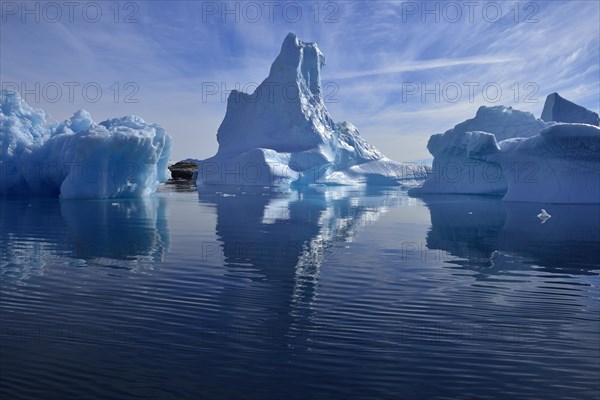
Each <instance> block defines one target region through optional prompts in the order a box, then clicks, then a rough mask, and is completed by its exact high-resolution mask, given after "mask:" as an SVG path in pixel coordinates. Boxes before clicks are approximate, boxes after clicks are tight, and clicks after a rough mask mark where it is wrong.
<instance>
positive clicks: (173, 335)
mask: <svg viewBox="0 0 600 400" xmlns="http://www.w3.org/2000/svg"><path fill="white" fill-rule="evenodd" d="M541 208H545V209H546V210H547V212H548V213H549V214H550V215H551V216H552V217H551V218H550V219H548V220H546V221H545V222H543V223H542V221H541V220H540V219H538V218H537V214H539V212H540V209H541ZM0 240H1V243H0V273H1V287H0V290H1V292H0V398H2V399H6V400H17V399H61V400H65V399H78V400H81V399H303V400H304V399H544V400H549V399H578V400H579V399H598V398H599V397H600V380H599V377H600V289H599V287H600V279H599V273H600V208H599V206H584V205H548V204H532V203H506V202H502V201H500V199H498V198H495V197H473V196H471V197H469V196H431V197H425V198H418V199H417V198H411V197H409V196H407V194H406V192H405V191H404V190H402V189H393V190H387V189H379V190H368V191H367V190H361V189H348V188H325V187H322V188H319V187H317V188H312V189H306V190H290V191H279V192H274V191H269V190H267V189H248V188H245V189H244V188H237V189H236V188H218V187H216V188H214V187H213V188H211V189H210V190H201V191H200V192H198V191H197V190H196V189H195V188H193V187H191V186H188V185H185V184H177V185H167V186H165V187H164V188H163V189H162V190H161V191H160V192H159V193H157V194H156V195H155V196H154V197H152V198H150V199H145V200H90V201H76V200H72V201H64V200H58V199H49V198H30V199H1V200H0Z"/></svg>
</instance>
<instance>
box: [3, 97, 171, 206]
mask: <svg viewBox="0 0 600 400" xmlns="http://www.w3.org/2000/svg"><path fill="white" fill-rule="evenodd" d="M0 97H1V98H0V196H1V195H42V194H43V195H55V196H60V197H61V198H64V199H73V198H126V197H147V196H148V195H150V194H151V193H153V192H154V191H156V189H157V187H158V185H159V184H160V183H161V182H164V181H166V180H167V179H168V178H170V177H171V175H170V172H169V170H168V169H167V163H168V160H169V154H170V149H171V138H170V136H169V135H167V134H166V133H165V131H164V129H162V128H161V127H160V126H159V125H157V124H148V123H146V122H145V121H144V120H143V119H142V118H140V117H137V116H128V117H122V118H113V119H109V120H106V121H103V122H100V123H99V124H96V123H95V122H94V121H93V120H92V118H91V116H90V114H89V113H88V112H87V111H85V110H79V111H77V112H76V113H75V114H74V115H73V117H71V118H70V119H69V120H66V121H63V122H60V123H55V124H47V123H46V114H45V113H44V111H43V110H39V109H34V108H32V107H30V106H29V105H28V104H27V103H26V102H25V101H24V100H22V99H21V98H20V96H19V95H18V94H17V93H11V92H8V91H6V90H3V91H2V92H0Z"/></svg>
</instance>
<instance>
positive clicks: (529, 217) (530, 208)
mask: <svg viewBox="0 0 600 400" xmlns="http://www.w3.org/2000/svg"><path fill="white" fill-rule="evenodd" d="M423 201H424V203H425V205H426V206H427V207H428V208H429V211H430V213H431V230H430V231H429V233H428V234H427V240H426V243H427V247H428V248H429V249H435V250H443V251H446V252H448V253H450V254H451V255H453V256H456V257H459V258H460V259H461V260H457V261H453V262H454V263H458V264H461V265H465V266H470V267H474V268H492V270H494V268H495V269H504V268H509V269H511V268H512V269H514V268H516V267H517V266H518V265H521V264H522V263H524V264H527V265H535V266H539V267H541V268H543V269H545V270H548V271H549V272H563V273H575V274H594V273H595V272H593V271H594V270H598V268H599V266H600V263H599V259H598V254H600V230H599V229H598V227H599V226H600V205H593V204H591V205H577V204H552V205H549V204H544V203H539V204H538V203H512V202H502V201H500V199H499V198H495V197H485V196H460V195H432V196H426V197H424V198H423ZM541 209H546V210H547V211H548V213H550V214H551V215H552V218H549V219H547V220H546V221H545V222H544V223H542V221H540V219H539V218H538V217H537V215H538V214H539V213H540V210H541Z"/></svg>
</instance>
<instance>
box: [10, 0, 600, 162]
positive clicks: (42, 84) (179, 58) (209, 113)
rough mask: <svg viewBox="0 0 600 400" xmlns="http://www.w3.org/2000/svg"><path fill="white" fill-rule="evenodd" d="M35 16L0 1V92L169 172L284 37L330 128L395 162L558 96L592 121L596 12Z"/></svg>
mask: <svg viewBox="0 0 600 400" xmlns="http://www.w3.org/2000/svg"><path fill="white" fill-rule="evenodd" d="M47 4H48V3H44V2H29V3H28V2H3V3H1V7H2V8H1V12H2V15H1V16H0V17H1V18H0V81H1V82H2V86H3V87H4V88H6V87H10V88H12V87H14V86H15V85H16V86H18V87H19V88H20V90H21V91H22V92H23V89H25V90H26V91H27V92H26V93H22V95H23V96H24V97H25V99H26V100H27V102H28V103H30V104H31V105H32V106H35V107H38V108H43V109H45V110H46V111H47V112H48V113H49V114H51V118H50V120H51V121H53V120H62V119H65V118H68V117H70V116H71V115H72V114H73V112H74V111H75V110H76V109H79V108H84V109H86V110H88V111H90V113H91V114H92V116H93V117H94V119H95V120H96V121H98V122H99V121H101V120H103V119H106V118H109V117H116V116H122V115H127V114H137V115H140V116H142V117H143V118H144V119H145V120H146V121H149V122H157V123H159V124H161V125H162V126H163V127H165V128H166V129H167V131H168V132H169V133H170V134H171V135H172V136H173V138H174V147H173V153H172V159H173V160H179V159H182V158H186V157H193V158H205V157H209V156H211V155H213V154H214V153H215V152H216V149H217V141H216V132H217V128H218V126H219V124H220V122H221V120H222V119H223V116H224V115H225V108H226V103H225V101H224V100H225V97H226V93H221V89H224V90H231V89H234V88H235V87H236V84H237V85H238V86H239V87H242V88H243V87H246V88H253V87H255V86H256V84H258V83H260V82H261V81H262V80H263V79H264V78H265V77H266V76H267V75H268V72H269V67H270V65H271V63H272V62H273V60H274V59H275V57H276V56H277V54H278V53H279V49H280V46H281V42H282V41H283V39H284V37H285V36H286V34H287V33H288V32H294V33H296V34H297V35H298V36H299V37H300V38H301V39H302V40H305V41H314V42H317V43H318V45H319V47H320V48H321V50H322V51H323V53H324V54H325V58H326V63H327V65H326V66H325V68H324V69H323V71H322V79H323V81H324V87H325V97H326V106H327V108H328V109H329V111H330V113H331V114H332V116H333V118H334V119H335V120H336V121H342V120H348V121H351V122H352V123H353V124H354V125H356V126H357V127H358V128H359V130H360V132H361V134H362V135H363V136H364V137H365V138H366V139H367V140H368V141H369V142H370V143H372V144H374V145H375V146H376V147H378V148H380V149H381V150H382V151H383V152H384V153H385V154H386V155H388V156H389V157H390V158H393V159H396V160H398V161H414V160H420V159H424V158H428V157H429V154H428V152H427V150H426V148H425V146H426V143H427V139H428V138H429V135H431V134H432V133H437V132H443V131H445V130H446V129H449V128H451V127H452V126H454V125H455V124H457V123H459V122H461V121H463V120H465V119H467V118H470V117H472V116H473V115H474V114H475V112H476V110H477V108H478V107H479V106H480V105H488V106H491V105H500V104H502V105H507V106H513V107H515V108H518V109H522V110H526V111H531V112H532V113H534V114H535V115H536V116H539V115H540V114H541V111H542V107H543V102H544V99H545V97H546V95H547V94H549V93H551V92H554V91H558V92H559V93H560V94H561V95H563V96H564V97H566V98H568V99H570V100H572V101H575V102H577V103H579V104H582V105H584V106H585V107H587V108H590V109H592V110H594V111H596V112H598V109H599V107H600V99H599V96H600V95H599V93H600V82H599V79H600V78H599V77H600V70H599V69H600V67H599V65H600V39H599V37H600V26H599V25H600V22H599V21H600V6H599V2H597V1H565V2H561V1H537V2H528V1H517V2H515V1H509V2H484V1H474V2H466V1H456V2H437V1H431V2H421V1H418V2H411V1H409V2H400V1H395V2H386V1H370V2H352V1H344V2H334V1H324V2H319V3H315V2H312V1H311V2H283V1H272V2H266V1H256V2H227V3H226V2H221V1H211V2H199V1H169V2H160V1H135V2H133V1H129V2H128V1H123V2H119V3H115V2H113V1H106V2H105V1H98V2H89V3H86V2H79V5H77V6H72V7H73V8H71V9H69V7H70V6H67V5H65V3H63V2H57V3H52V4H51V5H47ZM115 4H116V6H115ZM300 13H301V15H300ZM215 85H216V86H215ZM215 87H218V88H219V90H218V92H217V93H215V94H211V93H208V92H207V90H208V89H212V88H215ZM84 88H85V91H84ZM97 88H100V89H101V90H102V93H101V94H97V92H96V90H97ZM498 89H500V90H501V91H500V92H499V91H498ZM424 93H425V95H424ZM436 95H437V98H436ZM132 101H137V102H132Z"/></svg>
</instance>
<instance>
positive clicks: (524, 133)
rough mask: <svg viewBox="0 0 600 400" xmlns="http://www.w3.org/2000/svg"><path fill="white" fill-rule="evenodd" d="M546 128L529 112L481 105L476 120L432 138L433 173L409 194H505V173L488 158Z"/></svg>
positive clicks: (429, 147) (506, 185) (429, 146)
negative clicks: (511, 140)
mask: <svg viewBox="0 0 600 400" xmlns="http://www.w3.org/2000/svg"><path fill="white" fill-rule="evenodd" d="M547 126H549V124H548V123H546V122H544V121H542V120H540V119H537V118H535V117H534V116H533V114H531V113H528V112H523V111H519V110H515V109H513V108H511V107H504V106H494V107H485V106H482V107H480V108H479V110H477V114H476V115H475V117H474V118H472V119H468V120H466V121H464V122H462V123H460V124H458V125H456V126H455V127H454V128H452V129H450V130H448V131H446V132H445V133H440V134H435V135H432V136H431V137H430V138H429V142H428V143H427V149H428V150H429V152H430V153H431V154H432V155H433V157H434V158H433V164H432V172H431V174H430V175H429V177H428V178H427V180H425V181H424V182H423V184H422V185H421V186H419V187H415V188H412V189H411V190H410V193H411V194H419V193H421V194H423V193H460V194H493V195H502V194H504V193H506V190H507V188H508V184H507V182H506V177H505V173H504V172H503V170H502V169H501V167H500V166H499V165H498V164H496V163H493V162H488V161H487V156H488V155H491V154H494V153H496V152H499V151H500V150H501V148H503V147H505V146H506V145H507V144H508V143H509V142H506V143H505V142H504V141H505V140H509V139H512V138H517V137H531V136H534V135H536V134H538V133H539V132H540V131H541V130H542V129H544V128H546V127H547ZM498 142H500V143H498Z"/></svg>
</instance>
